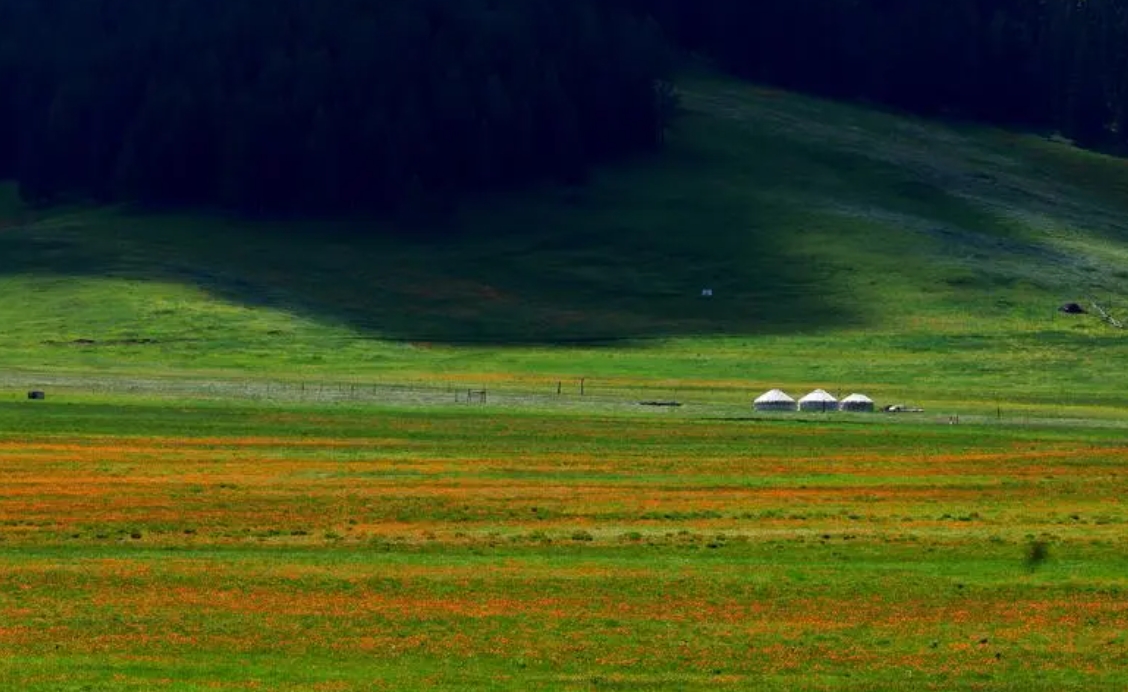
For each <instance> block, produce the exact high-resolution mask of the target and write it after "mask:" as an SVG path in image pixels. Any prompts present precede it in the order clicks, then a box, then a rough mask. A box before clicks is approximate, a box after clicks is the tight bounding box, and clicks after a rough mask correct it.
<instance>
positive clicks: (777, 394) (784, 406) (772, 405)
mask: <svg viewBox="0 0 1128 692" xmlns="http://www.w3.org/2000/svg"><path fill="white" fill-rule="evenodd" d="M752 408H754V409H756V410H757V411H794V410H795V400H794V399H792V398H791V397H789V396H788V395H787V393H786V392H784V391H782V390H779V389H773V390H772V391H770V392H768V393H767V394H764V395H763V396H761V397H760V398H758V399H756V401H754V402H752Z"/></svg>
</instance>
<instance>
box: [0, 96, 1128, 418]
mask: <svg viewBox="0 0 1128 692" xmlns="http://www.w3.org/2000/svg"><path fill="white" fill-rule="evenodd" d="M681 89H682V102H683V108H684V110H685V115H684V116H683V117H682V118H681V119H680V120H679V122H678V125H677V128H676V129H675V131H674V132H672V133H671V137H670V143H669V147H668V151H667V152H665V153H664V154H663V155H661V156H660V157H655V158H653V159H650V160H639V161H636V162H633V163H629V164H624V165H620V166H618V167H616V168H612V169H609V170H605V171H602V172H600V173H599V174H598V175H597V177H596V178H595V180H594V181H593V182H592V184H591V185H590V186H588V187H585V188H582V189H577V190H567V189H563V190H562V189H556V188H551V189H540V190H527V191H522V192H520V193H515V194H513V195H511V196H509V197H501V198H494V199H491V200H489V201H488V202H483V203H482V204H481V205H480V206H478V207H476V206H473V205H464V206H463V208H462V210H461V211H460V212H459V214H458V216H457V217H455V218H452V219H451V220H450V221H449V223H448V224H447V227H445V228H443V229H440V230H439V231H434V232H431V233H423V234H420V233H418V232H414V231H411V230H405V231H403V232H402V235H401V236H400V237H390V238H389V237H387V236H383V237H381V238H380V239H376V238H372V237H371V234H370V233H369V231H371V230H372V226H373V224H376V223H377V222H370V221H363V220H346V219H341V220H337V221H332V222H329V221H320V222H315V221H302V220H289V221H274V222H270V223H267V222H250V221H245V220H241V219H238V218H232V217H230V216H223V215H219V214H215V215H210V216H209V215H204V214H199V213H197V214H192V215H186V214H176V213H170V212H169V213H155V212H144V211H140V210H128V209H106V208H85V207H71V208H65V209H53V210H41V211H29V210H22V209H20V208H19V207H18V205H17V204H16V203H15V202H14V201H13V200H12V199H8V200H7V201H5V200H4V197H7V198H11V197H12V196H13V192H12V191H11V190H10V189H7V190H6V191H5V192H3V193H0V293H2V294H3V295H4V300H3V301H0V324H3V325H4V329H3V330H0V373H6V374H7V375H8V376H9V377H12V378H17V379H19V381H21V382H27V384H29V385H31V384H34V381H35V379H36V378H35V375H36V374H39V373H50V374H51V375H53V376H55V377H58V376H59V375H60V374H62V373H76V374H83V373H86V374H88V373H106V374H110V375H113V376H127V375H132V376H146V377H167V378H174V379H175V378H203V379H207V378H212V379H218V380H226V379H230V378H257V379H260V380H284V379H293V378H295V377H302V378H309V379H314V380H321V381H365V382H367V381H381V382H423V383H442V382H446V381H455V382H460V381H463V380H469V381H470V382H472V383H474V382H477V383H492V384H493V385H494V386H495V387H499V388H500V387H501V386H502V384H508V385H509V386H511V387H515V388H518V389H520V388H522V387H526V388H533V389H537V390H543V389H544V388H546V387H553V386H554V385H555V383H556V382H557V381H560V380H568V381H576V380H578V379H579V378H582V377H587V378H589V379H591V380H593V382H598V381H602V382H603V383H604V384H605V385H607V386H617V387H624V388H631V387H638V388H644V389H645V388H647V387H650V386H659V387H662V388H669V387H671V386H679V387H683V388H694V389H707V390H710V391H712V392H714V395H715V396H716V397H717V398H718V399H724V398H725V397H728V398H729V400H732V401H735V400H737V399H738V398H739V400H742V401H746V400H747V395H749V394H752V393H756V392H758V391H762V390H763V389H766V388H768V387H774V386H784V387H787V388H791V389H794V390H795V391H796V392H798V391H799V390H804V389H808V388H813V387H815V386H821V387H825V388H828V389H832V390H834V391H841V392H842V393H848V392H849V390H863V391H867V392H870V393H871V394H872V395H874V396H875V397H877V398H880V399H882V400H884V401H905V402H913V403H918V404H922V405H926V406H927V407H929V408H939V409H942V410H944V411H945V412H947V411H949V410H952V411H960V410H964V411H968V412H975V411H981V410H994V409H995V407H996V401H997V400H1002V401H1003V402H1006V403H1009V404H1012V405H1014V406H1016V407H1023V408H1035V409H1038V408H1041V409H1044V410H1047V411H1048V412H1052V413H1055V414H1059V413H1065V414H1068V413H1069V411H1070V410H1072V409H1077V412H1078V413H1079V415H1083V416H1087V415H1090V413H1091V412H1092V409H1100V408H1105V409H1111V410H1112V411H1113V412H1115V410H1118V409H1119V408H1121V407H1122V406H1124V405H1125V404H1126V403H1128V398H1126V395H1125V393H1124V392H1125V390H1124V388H1123V387H1121V386H1120V378H1119V375H1120V370H1121V368H1120V365H1119V361H1120V359H1119V356H1120V355H1121V354H1122V353H1123V343H1124V334H1122V333H1121V332H1119V331H1117V330H1114V329H1112V328H1111V327H1108V326H1106V325H1104V324H1103V323H1102V322H1101V321H1100V320H1098V319H1097V318H1095V317H1093V316H1086V317H1067V316H1064V315H1060V314H1058V313H1056V308H1057V307H1058V306H1059V305H1061V304H1062V303H1063V302H1066V301H1079V302H1081V303H1083V304H1085V305H1086V306H1087V305H1088V303H1089V301H1090V300H1091V299H1097V300H1099V301H1100V302H1101V303H1102V304H1103V305H1105V306H1106V307H1108V308H1109V309H1110V310H1111V311H1112V312H1113V313H1116V314H1120V315H1121V316H1124V315H1125V313H1126V312H1128V290H1126V288H1125V280H1126V277H1128V250H1125V246H1124V242H1123V241H1124V240H1125V238H1128V227H1126V225H1125V222H1124V219H1125V218H1126V212H1128V202H1126V200H1128V165H1125V163H1124V162H1123V160H1120V159H1113V158H1109V157H1104V156H1101V155H1098V154H1093V153H1088V152H1084V151H1080V150H1077V149H1074V148H1072V147H1070V146H1068V145H1067V144H1064V143H1060V142H1056V141H1054V140H1052V139H1047V138H1044V137H1039V136H1036V135H1023V134H1015V133H1010V132H1002V131H993V130H987V129H982V128H973V127H970V126H967V127H965V126H960V125H951V124H949V125H946V124H942V123H934V122H928V121H921V120H917V119H912V118H906V117H901V116H898V115H894V114H888V113H883V112H880V111H874V110H870V109H866V108H862V107H858V106H852V105H844V104H836V103H832V102H827V101H820V100H815V99H810V98H806V97H801V96H796V95H792V94H787V93H782V92H778V91H773V90H770V89H764V88H759V87H755V86H748V85H745V84H742V83H739V82H733V81H727V80H724V79H721V78H717V77H714V76H711V75H708V74H704V75H689V76H687V77H686V78H685V79H684V80H683V82H682V86H681ZM706 287H708V288H712V289H713V290H714V298H713V299H712V300H705V299H702V298H701V289H702V288H706ZM21 378H22V379H21Z"/></svg>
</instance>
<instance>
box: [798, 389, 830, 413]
mask: <svg viewBox="0 0 1128 692" xmlns="http://www.w3.org/2000/svg"><path fill="white" fill-rule="evenodd" d="M799 410H800V411H818V412H823V411H837V410H838V399H835V398H834V397H833V396H831V395H830V394H828V393H827V392H825V391H823V390H821V389H816V390H815V391H813V392H811V393H810V394H808V395H807V396H805V397H803V398H802V399H800V400H799Z"/></svg>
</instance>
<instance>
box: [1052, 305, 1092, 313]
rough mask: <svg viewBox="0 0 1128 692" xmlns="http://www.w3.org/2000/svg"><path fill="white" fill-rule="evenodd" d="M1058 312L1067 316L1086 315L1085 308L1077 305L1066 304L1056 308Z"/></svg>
mask: <svg viewBox="0 0 1128 692" xmlns="http://www.w3.org/2000/svg"><path fill="white" fill-rule="evenodd" d="M1058 312H1064V313H1065V314H1067V315H1084V314H1086V310H1085V308H1083V307H1081V306H1080V305H1078V304H1077V303H1066V304H1065V305H1062V306H1061V307H1060V308H1058Z"/></svg>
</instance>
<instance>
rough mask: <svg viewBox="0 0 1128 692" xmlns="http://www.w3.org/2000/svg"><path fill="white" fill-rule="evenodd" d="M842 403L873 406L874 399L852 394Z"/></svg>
mask: <svg viewBox="0 0 1128 692" xmlns="http://www.w3.org/2000/svg"><path fill="white" fill-rule="evenodd" d="M842 403H844V404H872V403H873V399H871V398H869V397H868V396H866V395H865V394H851V395H850V396H848V397H846V398H845V399H843V400H842Z"/></svg>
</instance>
